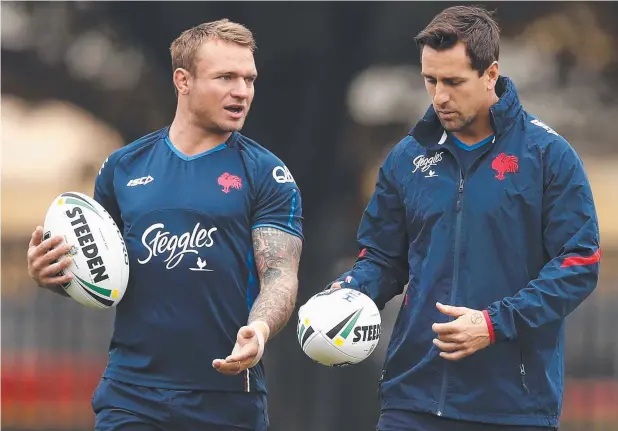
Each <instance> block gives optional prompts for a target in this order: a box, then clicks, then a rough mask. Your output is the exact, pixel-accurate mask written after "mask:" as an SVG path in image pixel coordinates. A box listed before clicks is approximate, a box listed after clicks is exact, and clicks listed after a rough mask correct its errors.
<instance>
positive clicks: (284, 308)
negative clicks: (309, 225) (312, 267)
mask: <svg viewBox="0 0 618 431" xmlns="http://www.w3.org/2000/svg"><path fill="white" fill-rule="evenodd" d="M252 235H253V254H254V255H255V264H256V267H257V271H258V276H259V278H260V294H259V295H258V297H257V299H256V300H255V303H254V304H253V307H252V308H251V312H250V313H249V323H251V322H253V321H256V320H263V321H264V322H266V323H267V324H268V326H269V328H270V334H271V338H272V336H273V335H275V334H276V333H277V332H278V331H279V330H280V329H281V328H283V327H284V326H285V324H286V323H287V321H288V320H289V318H290V316H291V315H292V312H293V311H294V307H295V306H296V294H297V292H298V264H299V261H300V255H301V250H302V241H301V239H300V238H298V237H296V236H294V235H292V234H289V233H286V232H283V231H281V230H279V229H274V228H270V227H260V228H256V229H254V230H253V232H252Z"/></svg>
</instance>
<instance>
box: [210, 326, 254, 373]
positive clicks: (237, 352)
mask: <svg viewBox="0 0 618 431" xmlns="http://www.w3.org/2000/svg"><path fill="white" fill-rule="evenodd" d="M256 331H257V330H256V329H254V328H252V327H250V326H243V327H242V328H240V329H239V330H238V335H237V337H236V344H235V345H234V350H232V354H231V355H230V356H228V357H227V358H225V359H215V360H214V361H212V366H213V367H214V368H215V369H216V370H217V371H219V372H220V373H222V374H226V375H228V376H233V375H235V374H238V373H240V372H242V371H244V370H246V369H247V368H249V367H250V366H251V364H252V363H253V361H254V359H255V358H256V356H257V355H258V352H259V350H260V343H259V339H258V335H257V333H256Z"/></svg>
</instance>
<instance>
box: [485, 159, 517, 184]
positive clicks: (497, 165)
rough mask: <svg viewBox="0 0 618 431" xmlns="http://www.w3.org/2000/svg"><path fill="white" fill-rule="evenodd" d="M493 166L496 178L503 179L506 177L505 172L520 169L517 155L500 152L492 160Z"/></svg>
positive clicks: (514, 171)
mask: <svg viewBox="0 0 618 431" xmlns="http://www.w3.org/2000/svg"><path fill="white" fill-rule="evenodd" d="M491 168H492V169H493V170H494V171H496V178H497V179H499V180H500V181H502V180H504V178H505V177H504V174H506V173H516V172H517V171H519V160H518V159H517V157H516V156H507V155H506V154H504V153H500V154H498V157H496V158H495V159H494V161H493V162H491Z"/></svg>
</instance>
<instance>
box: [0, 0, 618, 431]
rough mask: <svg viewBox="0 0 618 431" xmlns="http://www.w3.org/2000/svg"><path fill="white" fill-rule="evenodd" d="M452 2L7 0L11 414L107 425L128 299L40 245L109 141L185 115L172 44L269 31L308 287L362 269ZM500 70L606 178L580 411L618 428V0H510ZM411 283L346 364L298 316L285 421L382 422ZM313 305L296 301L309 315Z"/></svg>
mask: <svg viewBox="0 0 618 431" xmlns="http://www.w3.org/2000/svg"><path fill="white" fill-rule="evenodd" d="M449 5H450V3H448V2H426V3H425V2H392V3H391V2H341V3H338V2H311V3H303V2H292V3H283V2H277V3H274V2H273V3H270V2H251V3H248V2H247V3H245V2H212V3H211V2H186V3H185V2H176V3H172V2H149V3H146V2H40V3H39V2H8V1H7V2H5V1H3V2H2V4H1V16H2V22H1V45H2V51H1V56H2V62H1V72H2V98H1V113H2V201H1V204H2V246H1V257H2V268H1V270H2V273H1V275H2V300H1V312H2V321H1V328H2V355H1V361H2V404H1V407H2V428H3V429H7V430H32V431H34V430H75V431H76V430H85V429H89V428H90V429H92V424H93V417H92V412H91V409H90V398H91V396H92V391H93V390H94V388H95V386H96V384H97V383H98V380H99V377H100V375H101V373H102V371H103V368H104V367H105V364H106V359H107V345H108V341H109V337H110V333H111V327H112V326H111V325H112V321H113V311H95V310H90V309H86V308H84V307H82V306H79V305H78V304H77V303H75V302H74V301H71V300H67V299H63V298H60V297H57V296H56V295H53V294H51V293H48V292H43V291H40V290H39V289H37V288H36V287H35V286H34V285H33V283H32V281H31V280H30V279H29V277H28V275H27V268H26V249H27V245H28V241H29V239H30V234H31V232H32V229H33V228H34V227H35V226H37V225H38V224H41V223H42V221H43V218H44V215H45V211H46V209H47V207H48V205H49V203H50V202H51V200H52V199H53V198H54V197H55V196H56V195H57V194H59V193H61V192H63V191H67V190H75V191H81V192H84V193H88V194H91V193H92V188H93V184H94V178H95V175H96V173H97V171H98V169H99V167H100V165H101V163H102V162H103V160H104V159H105V158H106V157H107V155H108V154H109V153H110V152H112V151H113V150H115V149H117V148H119V147H121V146H123V145H125V144H127V143H130V142H131V141H133V140H135V139H137V138H139V137H140V136H142V135H145V134H146V133H148V132H150V131H153V130H155V129H158V128H161V127H164V126H166V125H168V124H169V123H170V122H171V120H172V118H173V114H174V110H175V96H174V90H173V86H172V83H171V76H172V75H171V72H172V71H171V66H170V59H169V51H168V47H169V45H170V43H171V41H172V40H173V39H174V38H175V37H176V36H178V34H180V32H181V31H183V30H185V29H187V28H189V27H192V26H194V25H197V24H199V23H201V22H205V21H211V20H215V19H219V18H222V17H228V18H230V19H232V20H234V21H238V22H241V23H243V24H245V25H247V26H248V27H249V28H250V29H251V30H252V31H253V32H254V35H255V37H256V39H257V43H258V50H257V52H256V63H257V66H258V70H259V74H260V78H259V80H258V81H257V83H256V88H257V92H256V99H255V101H254V105H253V109H252V112H251V114H250V115H249V118H248V122H247V124H246V126H245V129H244V130H243V133H245V134H246V135H248V136H250V137H251V138H253V139H255V140H257V141H258V142H260V143H262V144H263V145H264V146H266V147H267V148H269V149H270V150H272V151H273V152H275V153H276V154H277V155H278V156H279V157H280V158H281V159H283V160H284V162H285V163H286V164H287V166H288V167H289V168H290V170H291V172H292V173H293V175H294V177H295V179H296V181H297V183H298V185H299V187H300V188H301V191H302V194H303V199H304V210H305V212H304V216H305V234H306V239H307V240H306V243H305V247H304V252H303V260H302V264H301V273H300V286H301V292H300V297H299V303H300V304H302V303H304V302H305V301H306V300H307V299H308V298H309V297H310V296H312V295H313V294H315V293H316V292H317V291H319V290H321V289H322V288H323V287H324V286H325V285H326V284H327V282H329V281H330V280H331V279H332V278H333V277H335V276H336V275H338V274H339V273H340V272H342V271H344V270H347V269H348V268H349V267H350V265H351V264H352V262H353V261H354V259H355V256H356V254H357V252H358V250H357V248H356V243H355V235H356V228H357V226H358V221H359V219H360V216H361V213H362V211H363V209H364V207H365V205H366V203H367V201H368V199H369V196H370V194H371V192H372V190H373V187H374V182H375V178H376V172H377V168H378V166H379V165H380V163H381V162H382V160H383V158H384V156H385V155H386V153H387V152H388V151H389V150H390V149H391V148H392V146H393V145H395V144H396V143H397V142H398V141H399V139H401V138H402V137H403V136H404V135H405V134H406V133H407V131H408V129H409V128H410V127H411V126H412V125H413V124H414V123H415V122H416V121H417V120H418V118H419V117H420V116H421V115H422V114H423V113H424V112H425V110H426V109H427V107H428V105H429V103H430V100H429V98H428V96H427V94H426V93H425V89H424V86H423V81H422V79H421V77H420V75H419V72H420V69H419V52H418V50H417V49H416V48H415V46H414V43H413V37H414V36H415V35H416V34H417V33H418V32H419V31H420V30H421V29H422V28H423V27H424V26H425V25H426V24H428V23H429V21H430V20H431V18H432V17H433V16H434V15H435V14H436V13H438V12H439V11H441V10H442V9H444V8H445V7H447V6H449ZM489 6H490V8H491V9H495V10H496V11H497V18H498V21H499V23H500V25H501V28H502V44H501V53H500V54H501V56H500V70H501V73H502V74H503V75H506V76H509V77H511V78H513V79H514V81H515V83H516V85H517V86H518V90H519V94H520V97H521V99H522V102H523V104H524V107H525V108H526V109H527V110H529V111H530V112H532V113H534V114H536V115H538V116H539V117H540V118H541V119H542V120H543V121H544V122H545V123H547V124H548V125H550V126H551V127H553V128H554V129H556V130H557V131H558V132H559V133H560V134H562V135H563V136H565V137H566V138H567V139H568V140H569V141H570V142H571V144H572V145H573V146H574V147H575V149H576V150H577V151H578V153H579V154H580V155H581V157H582V158H583V160H584V162H585V164H586V167H587V171H588V174H589V177H590V180H591V182H592V187H593V191H594V195H595V200H596V203H597V209H598V213H599V219H600V225H601V230H602V246H603V251H604V256H603V261H602V262H603V263H602V270H601V278H600V282H599V285H598V288H597V290H596V291H595V292H594V294H593V295H592V296H591V297H590V298H589V299H588V300H587V301H586V302H585V303H584V304H583V305H582V306H581V307H579V308H578V309H577V310H576V311H575V312H574V313H572V315H571V316H570V317H569V318H568V335H567V358H566V379H567V384H566V394H565V399H564V407H563V416H562V427H561V429H562V430H567V431H571V430H573V431H574V430H586V431H593V430H602V431H610V430H618V335H616V334H615V333H614V329H615V328H616V323H615V316H616V315H618V219H617V216H616V215H617V214H618V191H617V190H618V172H616V171H614V170H613V169H612V167H614V166H615V165H616V164H617V162H618V143H617V138H616V137H617V136H618V50H617V49H616V45H617V43H618V23H617V21H616V17H617V16H618V3H615V2H613V3H612V2H600V3H576V2H530V3H525V2H517V3H515V2H512V3H503V2H492V3H490V4H489ZM400 301H401V298H400V297H398V298H395V299H394V300H393V301H391V302H390V303H389V304H388V306H387V307H386V309H385V310H384V311H383V313H382V317H383V320H384V322H385V325H384V326H385V328H384V335H383V337H382V339H381V341H380V345H379V348H378V350H377V351H376V352H375V353H374V354H373V355H372V356H371V357H370V358H369V359H368V360H366V361H365V362H363V363H362V364H360V365H358V366H355V367H350V368H344V369H329V368H326V367H322V366H319V365H316V364H314V363H313V362H311V361H310V360H309V359H308V358H307V357H305V356H304V354H303V353H302V352H301V350H300V348H299V347H298V343H297V341H296V339H295V324H294V322H293V321H292V323H291V324H290V325H288V327H287V328H286V329H285V330H284V331H283V332H282V333H281V334H280V335H278V336H277V337H276V338H275V339H274V340H273V341H272V343H271V344H270V348H269V349H268V353H267V355H266V359H265V360H266V363H267V373H268V380H269V391H270V401H269V405H270V417H271V423H272V430H273V431H370V430H373V429H375V423H376V421H377V418H378V414H379V405H378V400H377V396H376V389H377V381H378V378H379V372H380V367H381V365H382V360H383V358H384V351H385V349H386V345H387V342H388V339H389V335H390V329H391V327H392V325H393V323H394V318H395V316H396V313H397V311H398V308H399V304H400ZM294 318H295V317H293V319H294Z"/></svg>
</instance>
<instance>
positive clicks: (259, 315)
mask: <svg viewBox="0 0 618 431" xmlns="http://www.w3.org/2000/svg"><path fill="white" fill-rule="evenodd" d="M254 49H255V42H254V39H253V36H252V33H251V32H250V31H249V30H248V29H247V28H245V27H244V26H242V25H240V24H237V23H232V22H230V21H228V20H225V19H224V20H220V21H215V22H210V23H205V24H201V25H199V26H197V27H195V28H192V29H189V30H187V31H185V32H183V33H182V34H181V35H180V36H179V37H178V38H177V39H176V40H175V41H174V42H173V43H172V45H171V48H170V50H171V57H172V67H173V82H174V86H175V90H176V93H177V99H178V104H177V110H176V116H175V118H174V120H173V122H172V124H171V125H170V126H169V127H166V128H164V129H161V130H158V131H155V132H153V133H151V134H149V135H146V136H144V137H143V138H140V139H138V140H137V141H135V142H133V143H131V144H129V145H127V146H125V147H124V148H122V149H120V150H117V151H115V152H114V153H112V154H111V155H110V156H109V158H108V159H107V160H106V161H105V163H104V164H103V166H102V168H101V171H100V173H99V176H98V178H97V180H96V184H95V191H94V198H95V199H96V200H97V201H98V202H99V203H100V204H101V205H102V206H103V207H104V208H105V209H106V210H107V211H108V212H109V213H110V214H111V215H112V217H113V218H114V220H115V221H116V223H117V224H118V226H119V228H120V230H121V231H122V232H123V234H124V239H125V242H126V246H127V251H128V253H129V258H130V268H131V273H130V280H129V285H128V288H127V291H126V294H125V296H124V298H123V299H122V301H121V302H120V303H119V304H118V306H117V309H116V319H115V326H114V333H113V336H112V340H111V343H110V349H109V363H108V365H107V368H106V369H105V373H104V375H103V378H102V381H101V383H100V384H99V386H98V388H97V390H96V391H95V394H94V396H93V399H92V407H93V410H94V412H95V414H96V423H95V429H96V430H101V431H103V430H116V429H131V430H133V429H136V430H137V429H139V430H164V429H165V430H168V429H174V430H196V429H208V430H213V431H216V430H258V431H262V430H266V429H267V427H268V422H269V421H268V414H267V401H266V387H265V376H264V369H263V366H262V362H260V359H261V357H262V354H263V351H264V345H265V343H266V342H267V340H268V339H269V338H271V337H272V336H273V335H274V334H275V333H277V331H279V330H280V329H281V328H282V327H283V326H284V325H285V324H286V322H287V321H288V319H289V317H290V315H291V313H292V311H293V309H294V305H295V301H296V295H297V289H298V279H297V272H298V265H299V259H300V255H301V249H302V240H303V236H302V225H301V219H302V216H301V214H302V206H301V197H300V194H299V190H298V187H297V186H296V184H295V182H294V178H293V177H292V175H291V173H290V171H289V170H288V168H287V167H286V166H285V165H284V164H283V163H282V162H281V160H279V159H278V158H277V157H276V156H274V155H273V154H272V153H271V152H270V151H268V150H266V149H265V148H263V147H261V146H260V145H258V144H257V143H256V142H254V141H252V140H250V139H249V138H247V137H245V136H243V135H241V134H240V133H239V130H240V129H241V128H242V126H243V124H244V121H245V118H246V116H247V114H248V112H249V108H250V106H251V102H252V100H253V96H254V83H255V80H256V78H257V71H256V67H255V63H254V58H253V51H254ZM42 233H43V232H42V228H41V227H40V226H39V227H37V229H36V230H35V231H34V233H33V234H32V240H31V242H30V245H29V249H28V268H29V272H30V275H31V276H32V277H33V278H34V279H35V280H36V281H37V283H38V284H39V285H40V286H41V287H44V288H48V289H50V290H53V291H55V292H58V293H64V292H63V290H62V289H61V288H60V286H59V285H60V284H63V283H65V282H68V281H70V280H71V278H72V276H71V272H70V271H66V273H65V275H62V276H56V275H55V274H57V273H59V272H60V271H62V270H65V269H66V268H68V266H69V265H70V263H71V259H70V257H68V256H65V255H66V253H67V251H68V250H69V249H70V246H71V245H70V244H62V243H61V241H62V238H51V239H47V240H45V241H41V240H42ZM57 259H59V262H58V263H52V262H54V261H56V260H57Z"/></svg>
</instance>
